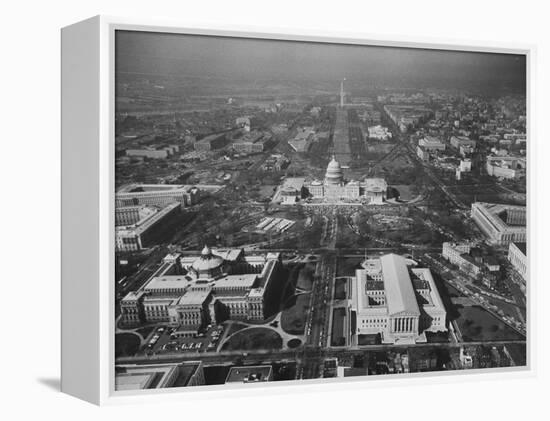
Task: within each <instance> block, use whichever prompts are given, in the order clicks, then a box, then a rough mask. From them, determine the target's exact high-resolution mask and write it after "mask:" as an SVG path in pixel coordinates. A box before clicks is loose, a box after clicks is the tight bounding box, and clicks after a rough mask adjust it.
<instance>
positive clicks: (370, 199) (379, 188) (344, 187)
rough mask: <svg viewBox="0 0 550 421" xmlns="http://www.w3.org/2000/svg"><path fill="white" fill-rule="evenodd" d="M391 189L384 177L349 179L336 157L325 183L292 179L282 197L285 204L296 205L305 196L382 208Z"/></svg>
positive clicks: (327, 171) (284, 188) (329, 168)
mask: <svg viewBox="0 0 550 421" xmlns="http://www.w3.org/2000/svg"><path fill="white" fill-rule="evenodd" d="M387 190H388V184H387V183H386V181H385V180H384V179H383V178H365V180H364V181H355V180H350V181H347V180H345V178H344V172H343V169H342V167H341V166H340V163H339V162H338V161H336V159H335V157H334V156H333V157H332V160H331V161H330V162H329V164H328V166H327V170H326V173H325V178H324V180H322V181H321V180H314V181H311V182H305V179H299V178H293V179H289V180H288V181H287V183H286V185H285V186H283V188H282V189H281V196H282V197H283V201H282V203H284V204H294V203H296V202H297V201H299V200H300V199H301V198H302V195H305V196H309V197H311V198H312V199H320V200H323V201H325V202H330V203H334V202H338V201H344V202H346V201H349V202H354V201H361V202H365V203H366V204H369V205H382V204H384V202H385V200H386V197H387Z"/></svg>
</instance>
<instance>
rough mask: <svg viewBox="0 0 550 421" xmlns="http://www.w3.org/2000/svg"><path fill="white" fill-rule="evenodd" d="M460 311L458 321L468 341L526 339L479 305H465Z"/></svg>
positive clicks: (465, 339)
mask: <svg viewBox="0 0 550 421" xmlns="http://www.w3.org/2000/svg"><path fill="white" fill-rule="evenodd" d="M458 311H459V312H460V317H459V318H458V319H457V320H456V321H457V323H458V326H459V328H460V331H461V333H462V337H463V338H464V341H466V342H469V341H490V340H522V339H525V337H523V335H521V334H519V333H517V332H516V331H515V330H513V329H512V328H510V327H508V326H507V325H506V324H504V323H503V322H501V321H500V320H498V319H497V318H496V317H495V316H493V315H492V314H491V313H489V312H487V311H485V310H484V309H483V308H481V307H479V306H472V307H463V308H461V309H459V310H458Z"/></svg>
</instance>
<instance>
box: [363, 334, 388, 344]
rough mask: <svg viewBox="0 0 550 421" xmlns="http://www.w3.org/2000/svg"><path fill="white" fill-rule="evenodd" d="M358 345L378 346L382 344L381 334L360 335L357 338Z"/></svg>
mask: <svg viewBox="0 0 550 421" xmlns="http://www.w3.org/2000/svg"><path fill="white" fill-rule="evenodd" d="M357 343H358V344H359V345H378V344H380V343H382V340H381V338H380V334H378V333H377V334H375V335H373V334H370V335H359V336H357Z"/></svg>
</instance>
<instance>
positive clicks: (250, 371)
mask: <svg viewBox="0 0 550 421" xmlns="http://www.w3.org/2000/svg"><path fill="white" fill-rule="evenodd" d="M272 380H273V368H272V367H271V366H270V365H249V366H241V367H231V368H230V369H229V372H228V373H227V377H226V379H225V383H260V382H270V381H272Z"/></svg>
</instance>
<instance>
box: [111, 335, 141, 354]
mask: <svg viewBox="0 0 550 421" xmlns="http://www.w3.org/2000/svg"><path fill="white" fill-rule="evenodd" d="M140 344H141V340H140V339H139V336H138V335H134V334H133V333H119V334H117V335H115V358H117V357H124V356H132V355H134V354H135V353H136V352H138V350H139V346H140Z"/></svg>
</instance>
